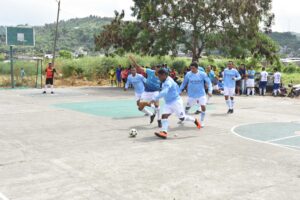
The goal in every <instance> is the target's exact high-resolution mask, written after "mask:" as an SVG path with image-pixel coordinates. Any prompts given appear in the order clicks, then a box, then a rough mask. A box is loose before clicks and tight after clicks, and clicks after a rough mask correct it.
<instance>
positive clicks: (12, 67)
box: [9, 45, 15, 88]
mask: <svg viewBox="0 0 300 200" xmlns="http://www.w3.org/2000/svg"><path fill="white" fill-rule="evenodd" d="M9 56H10V79H11V88H15V80H14V59H13V46H12V45H10V52H9Z"/></svg>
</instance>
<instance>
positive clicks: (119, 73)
mask: <svg viewBox="0 0 300 200" xmlns="http://www.w3.org/2000/svg"><path fill="white" fill-rule="evenodd" d="M121 72H122V67H121V65H119V66H118V67H117V70H116V74H117V82H118V87H122V86H121V84H122V77H121Z"/></svg>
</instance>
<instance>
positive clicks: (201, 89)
mask: <svg viewBox="0 0 300 200" xmlns="http://www.w3.org/2000/svg"><path fill="white" fill-rule="evenodd" d="M190 68H191V71H190V72H188V73H187V74H186V75H185V77H184V80H183V83H182V84H181V86H180V93H182V91H183V90H184V89H185V87H186V86H187V87H188V102H187V105H186V107H185V112H186V113H188V111H189V110H190V108H191V107H192V106H194V105H196V104H197V105H198V106H199V107H201V113H200V121H201V127H204V118H205V111H206V102H207V99H206V93H205V84H207V86H208V96H212V83H211V80H210V79H209V77H208V76H207V74H206V73H204V72H201V71H200V70H198V64H197V63H195V62H193V63H192V64H191V66H190Z"/></svg>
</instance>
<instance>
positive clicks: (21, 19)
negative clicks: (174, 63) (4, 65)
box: [0, 0, 300, 33]
mask: <svg viewBox="0 0 300 200" xmlns="http://www.w3.org/2000/svg"><path fill="white" fill-rule="evenodd" d="M0 2H1V5H2V6H1V12H0V25H5V26H15V25H19V24H29V25H43V24H45V23H52V22H54V21H55V19H56V12H57V2H56V0H9V1H7V0H0ZM61 2H62V3H61V19H64V20H66V19H70V18H75V17H86V16H89V15H97V16H101V17H113V16H114V10H118V11H121V10H122V9H124V10H125V13H126V19H129V20H130V19H133V18H132V17H131V10H130V7H131V6H133V1H132V0H61ZM299 8H300V0H273V12H274V13H275V16H276V17H275V25H274V26H273V30H274V31H279V32H286V31H291V32H299V33H300V22H299V21H298V20H299V18H300V12H299Z"/></svg>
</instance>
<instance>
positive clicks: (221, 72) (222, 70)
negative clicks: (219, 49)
mask: <svg viewBox="0 0 300 200" xmlns="http://www.w3.org/2000/svg"><path fill="white" fill-rule="evenodd" d="M224 69H225V68H224V67H221V71H220V72H219V79H223V74H224Z"/></svg>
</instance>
